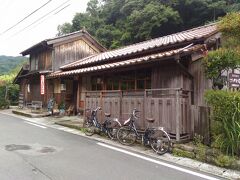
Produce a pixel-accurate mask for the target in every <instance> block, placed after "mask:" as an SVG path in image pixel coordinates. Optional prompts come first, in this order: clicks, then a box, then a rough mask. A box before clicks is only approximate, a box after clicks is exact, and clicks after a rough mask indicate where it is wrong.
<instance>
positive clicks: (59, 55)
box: [53, 39, 99, 71]
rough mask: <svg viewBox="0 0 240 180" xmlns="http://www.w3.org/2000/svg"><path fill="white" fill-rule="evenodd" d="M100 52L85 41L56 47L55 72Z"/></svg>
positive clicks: (79, 40) (81, 40) (80, 40)
mask: <svg viewBox="0 0 240 180" xmlns="http://www.w3.org/2000/svg"><path fill="white" fill-rule="evenodd" d="M97 52H99V51H98V50H97V49H96V48H94V47H93V46H91V45H89V44H88V43H87V42H86V41H85V40H83V39H78V40H75V41H71V42H67V43H66V42H65V43H64V44H59V45H55V46H54V61H53V70H54V71H56V70H58V69H59V67H60V66H62V65H65V64H68V63H71V62H73V61H76V60H79V59H82V58H83V57H86V56H89V55H91V54H95V53H97Z"/></svg>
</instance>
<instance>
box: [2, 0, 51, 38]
mask: <svg viewBox="0 0 240 180" xmlns="http://www.w3.org/2000/svg"><path fill="white" fill-rule="evenodd" d="M51 1H52V0H49V1H48V2H46V3H45V4H43V5H42V6H40V7H39V8H37V9H35V10H34V11H33V12H31V13H30V14H28V15H27V16H25V17H24V18H23V19H21V20H20V21H18V22H17V23H16V24H14V25H13V26H11V27H9V28H8V29H6V30H5V31H3V32H2V33H0V35H3V34H5V33H7V32H8V31H10V30H11V29H12V28H14V27H16V26H17V25H18V24H20V23H21V22H23V21H24V20H26V19H27V18H29V17H30V16H31V15H33V14H34V13H36V12H37V11H39V10H40V9H42V8H43V7H44V6H46V5H47V4H49V3H50V2H51Z"/></svg>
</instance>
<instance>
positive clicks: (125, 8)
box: [58, 0, 240, 48]
mask: <svg viewBox="0 0 240 180" xmlns="http://www.w3.org/2000/svg"><path fill="white" fill-rule="evenodd" d="M238 5H239V2H237V0H90V1H89V2H88V4H87V9H86V12H85V13H77V14H76V15H75V16H74V18H73V20H72V22H71V23H68V24H63V25H60V26H59V27H58V32H59V33H58V34H65V33H68V32H69V31H71V32H73V31H78V30H80V29H82V28H83V27H85V28H86V29H87V30H88V31H89V32H90V34H92V35H93V36H95V37H96V38H97V39H98V40H99V41H100V42H101V43H102V44H103V45H104V46H106V47H107V48H117V47H120V46H124V45H128V44H133V43H136V42H139V41H143V40H146V39H151V38H155V37H159V36H163V35H167V34H171V33H175V32H179V31H181V30H185V29H189V28H192V27H196V26H200V25H204V24H205V23H207V22H212V21H215V20H216V19H217V18H218V17H222V16H224V15H225V14H226V12H231V11H237V10H239V9H240V8H239V6H238ZM70 26H71V27H70Z"/></svg>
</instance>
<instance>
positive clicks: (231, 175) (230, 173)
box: [0, 111, 240, 180]
mask: <svg viewBox="0 0 240 180" xmlns="http://www.w3.org/2000/svg"><path fill="white" fill-rule="evenodd" d="M0 113H2V114H5V115H10V116H13V117H18V118H21V119H23V120H26V121H29V122H33V123H36V124H39V125H44V126H46V127H49V128H53V129H57V130H61V131H65V132H68V133H71V134H75V135H80V136H82V137H85V138H88V139H92V140H95V141H98V142H102V143H105V144H108V145H112V146H115V147H119V148H122V149H125V150H129V151H132V152H135V153H138V154H142V155H147V156H149V157H152V158H155V159H159V160H163V161H165V162H169V163H173V164H177V165H180V166H182V167H186V168H191V169H193V170H198V171H200V172H205V173H209V174H212V175H215V176H219V177H222V178H227V179H236V180H240V178H239V177H240V171H235V170H230V169H225V168H221V167H217V166H214V165H210V164H206V163H203V162H199V161H196V160H193V159H189V158H184V157H176V156H173V155H171V154H164V155H162V156H159V155H157V154H155V153H154V152H153V151H152V150H151V149H149V148H146V147H143V146H138V145H135V146H123V145H121V144H119V143H117V142H116V141H111V140H109V139H105V138H103V137H102V136H99V137H98V135H93V136H90V137H89V136H86V135H85V134H84V133H83V132H81V131H80V130H79V129H78V128H74V127H69V126H68V127H66V126H64V124H61V123H59V122H58V123H51V124H48V123H44V122H41V121H40V119H44V118H43V117H39V118H31V117H30V118H29V117H27V118H26V117H22V116H21V114H20V115H19V114H13V112H12V113H11V112H10V113H9V112H1V111H0Z"/></svg>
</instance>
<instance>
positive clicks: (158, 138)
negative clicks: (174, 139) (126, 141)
mask: <svg viewBox="0 0 240 180" xmlns="http://www.w3.org/2000/svg"><path fill="white" fill-rule="evenodd" d="M150 144H151V147H152V149H153V150H154V151H155V152H156V153H157V154H160V155H162V154H165V153H166V152H168V151H169V148H170V137H169V136H168V134H167V132H165V131H164V130H161V129H154V130H153V132H152V134H151V136H150Z"/></svg>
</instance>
